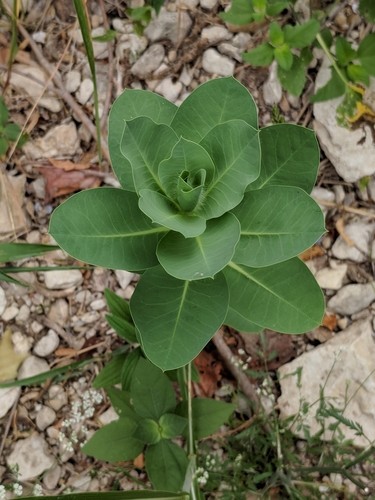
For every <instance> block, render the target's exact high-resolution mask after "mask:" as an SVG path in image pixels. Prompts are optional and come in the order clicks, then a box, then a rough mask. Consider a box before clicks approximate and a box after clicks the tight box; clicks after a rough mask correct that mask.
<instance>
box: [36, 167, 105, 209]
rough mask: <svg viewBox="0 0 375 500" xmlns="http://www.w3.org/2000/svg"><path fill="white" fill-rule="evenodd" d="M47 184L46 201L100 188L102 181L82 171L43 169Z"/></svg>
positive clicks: (41, 169)
mask: <svg viewBox="0 0 375 500" xmlns="http://www.w3.org/2000/svg"><path fill="white" fill-rule="evenodd" d="M40 171H41V173H42V175H43V177H44V179H45V182H46V201H50V200H52V199H53V198H57V197H58V196H64V195H66V194H70V193H74V192H75V191H82V190H84V189H90V188H93V187H98V186H100V183H101V181H100V179H99V178H98V177H96V176H93V175H90V174H88V173H87V172H83V171H81V170H71V171H69V172H66V171H65V170H62V169H60V168H53V167H52V168H49V167H41V168H40Z"/></svg>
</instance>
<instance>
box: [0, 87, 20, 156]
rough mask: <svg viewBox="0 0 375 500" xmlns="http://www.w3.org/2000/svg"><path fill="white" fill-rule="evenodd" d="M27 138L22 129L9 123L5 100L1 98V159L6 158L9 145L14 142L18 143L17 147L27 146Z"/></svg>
mask: <svg viewBox="0 0 375 500" xmlns="http://www.w3.org/2000/svg"><path fill="white" fill-rule="evenodd" d="M26 140H27V136H26V135H25V134H21V129H20V127H19V126H18V125H17V124H16V123H13V122H11V121H9V112H8V108H7V107H6V104H5V102H4V99H3V98H2V97H0V157H2V156H4V155H5V154H6V152H7V151H8V148H9V145H10V144H11V143H12V142H16V141H18V142H17V147H21V146H22V145H23V144H25V142H26Z"/></svg>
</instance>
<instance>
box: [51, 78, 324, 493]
mask: <svg viewBox="0 0 375 500" xmlns="http://www.w3.org/2000/svg"><path fill="white" fill-rule="evenodd" d="M109 147H110V154H111V159H112V163H113V168H114V170H115V172H116V174H117V177H118V178H119V180H120V183H121V186H122V189H111V188H110V189H107V188H99V189H93V190H89V191H85V192H81V193H79V194H77V195H75V196H73V197H71V198H70V199H68V200H67V201H66V202H65V203H63V204H62V205H61V206H60V207H58V208H57V209H56V210H55V212H54V214H53V216H52V219H51V224H50V232H51V234H52V235H53V236H54V238H55V240H56V241H57V242H58V244H59V245H60V246H61V247H62V248H63V249H65V250H66V251H67V252H68V253H70V254H71V255H74V256H75V257H76V258H79V259H80V260H83V261H86V262H89V263H92V264H96V265H101V266H106V267H109V268H113V269H127V270H131V271H135V272H139V273H141V279H140V282H139V283H138V285H137V287H136V290H135V292H134V294H133V296H132V298H131V301H130V306H129V305H128V304H127V303H126V302H124V301H123V300H122V299H120V298H118V297H116V296H115V295H114V294H113V293H111V292H110V291H107V292H106V298H107V301H108V303H109V307H110V314H109V315H108V321H109V323H110V324H111V325H112V326H113V327H114V328H115V330H116V331H117V332H118V333H119V334H120V336H122V337H124V338H125V339H126V340H128V341H129V342H131V343H134V342H138V343H139V344H140V348H138V349H136V350H133V351H131V352H128V349H127V348H125V352H123V353H119V355H118V356H115V357H114V358H113V359H112V361H111V362H110V363H109V364H108V365H107V366H106V367H105V368H104V369H103V371H102V372H101V373H100V375H99V377H98V379H97V380H96V381H95V386H96V387H99V386H100V387H106V388H107V390H108V393H109V396H110V398H111V399H112V403H113V405H114V406H115V407H117V409H118V411H119V413H120V418H119V420H118V421H117V422H114V423H113V424H110V425H109V426H106V427H104V428H103V429H101V430H99V431H98V433H96V434H95V436H94V437H93V438H92V440H91V441H90V442H89V443H88V444H87V445H86V446H85V447H84V451H86V452H87V453H89V454H93V455H94V456H99V457H100V458H103V459H107V460H128V459H131V458H134V457H135V456H136V455H137V454H139V453H140V452H141V451H142V450H144V448H145V447H146V468H147V470H148V473H149V477H150V479H151V481H152V483H153V484H154V486H156V487H159V488H163V489H165V488H167V489H168V488H172V489H174V490H181V489H183V490H186V491H189V490H190V491H191V494H192V498H197V497H196V494H197V492H196V491H197V490H196V475H195V440H196V439H200V438H201V437H203V436H205V435H207V434H210V433H212V432H213V431H214V430H215V429H216V428H217V426H218V425H220V424H221V423H222V422H223V421H225V420H226V418H227V417H228V415H229V413H230V412H231V411H232V409H233V407H231V405H224V406H223V404H220V403H219V402H217V401H211V400H204V399H203V400H200V399H192V397H191V380H192V368H191V364H190V361H191V360H192V359H194V357H195V356H196V355H197V354H198V353H199V352H200V351H201V350H202V349H203V347H204V346H205V345H206V344H207V342H208V341H209V340H210V338H211V337H212V336H213V334H214V333H215V331H216V329H217V328H219V326H220V325H221V324H222V323H225V324H229V325H231V326H234V327H235V328H237V329H240V330H243V331H256V330H261V329H263V328H266V327H268V328H273V329H276V330H278V331H281V332H290V333H297V332H302V331H306V330H309V329H311V328H313V327H314V326H316V325H318V324H319V323H320V321H321V318H322V315H323V310H324V301H323V295H322V292H321V290H320V289H319V287H318V285H317V283H316V282H315V280H314V278H313V276H312V275H311V273H310V272H309V271H308V269H307V268H306V267H305V265H304V264H303V262H302V261H300V260H299V258H298V254H299V253H300V252H302V251H303V250H304V249H306V248H307V247H309V246H310V245H311V244H312V243H314V242H315V241H316V240H317V239H318V238H319V237H320V236H321V235H322V233H323V232H324V220H323V215H322V213H321V211H320V209H319V207H318V205H317V204H316V203H315V202H314V201H313V200H312V198H311V197H310V196H309V195H308V192H309V191H310V190H311V189H312V187H313V185H314V182H315V177H316V172H317V166H318V163H319V149H318V146H317V142H316V139H315V136H314V134H313V132H312V131H310V130H307V129H304V128H301V127H298V126H294V125H288V124H280V125H273V126H270V127H267V128H265V129H262V130H259V129H258V123H257V109H256V106H255V104H254V101H253V99H252V97H251V95H250V94H249V92H248V91H247V90H246V89H245V88H244V87H243V86H242V85H241V84H240V83H239V82H237V81H236V80H234V79H233V78H222V79H217V80H213V81H210V82H207V83H206V84H204V85H202V86H200V87H199V88H198V89H197V90H195V91H194V92H193V93H192V94H191V95H190V96H189V97H188V98H187V99H186V101H185V102H184V103H183V104H182V105H181V106H180V107H179V108H177V107H176V106H175V105H173V104H171V103H170V102H168V101H166V100H165V99H163V98H161V97H160V96H158V95H156V94H153V93H150V92H146V91H139V90H126V91H125V92H124V93H123V94H122V95H121V96H120V97H119V98H118V99H117V100H116V102H115V103H114V105H113V107H112V110H111V114H110V120H109ZM145 357H146V358H148V360H146V359H145ZM150 362H151V363H150ZM152 363H153V364H152ZM154 365H156V366H154ZM161 370H163V371H168V375H169V377H175V380H176V381H177V382H178V383H179V387H180V393H181V396H182V401H181V402H180V403H179V404H178V405H177V401H176V399H175V396H174V394H173V390H172V386H171V385H170V384H171V382H170V381H169V379H168V376H167V375H165V374H163V372H162V371H161ZM171 370H172V372H170V371H171ZM117 383H121V384H122V389H121V390H118V389H116V388H113V386H114V385H115V384H117ZM108 388H109V389H108ZM208 415H209V416H208ZM185 428H186V430H185ZM178 435H183V436H184V437H185V439H186V440H187V454H186V452H185V451H183V450H182V449H181V448H179V447H176V445H175V444H174V443H173V442H171V439H172V438H174V437H175V436H178ZM108 440H110V442H111V443H112V444H111V447H109V448H104V447H103V446H102V443H103V442H108ZM121 440H122V441H121ZM121 442H125V443H126V445H127V446H122V445H121ZM177 450H178V451H177ZM156 456H158V457H159V458H158V461H157V459H156V458H155V457H156ZM160 456H163V457H164V459H163V460H161V459H160ZM167 471H169V474H167Z"/></svg>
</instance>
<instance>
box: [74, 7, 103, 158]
mask: <svg viewBox="0 0 375 500" xmlns="http://www.w3.org/2000/svg"><path fill="white" fill-rule="evenodd" d="M73 3H74V8H75V10H76V14H77V18H78V22H79V26H80V28H81V32H82V37H83V43H84V45H85V49H86V54H87V59H88V63H89V67H90V71H91V76H92V83H93V85H94V109H95V126H96V135H97V143H98V155H99V161H100V162H101V161H102V147H101V130H100V117H99V98H98V85H97V81H96V69H95V58H94V49H93V45H92V40H91V32H90V25H89V19H88V14H87V11H86V7H85V5H84V2H83V0H73Z"/></svg>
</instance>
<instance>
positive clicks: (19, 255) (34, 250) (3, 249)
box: [0, 243, 59, 262]
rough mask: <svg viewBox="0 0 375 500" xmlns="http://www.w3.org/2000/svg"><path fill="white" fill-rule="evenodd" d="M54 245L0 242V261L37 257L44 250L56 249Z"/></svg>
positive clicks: (44, 251)
mask: <svg viewBox="0 0 375 500" xmlns="http://www.w3.org/2000/svg"><path fill="white" fill-rule="evenodd" d="M58 249H59V247H58V246H56V245H38V244H33V243H0V262H11V261H15V260H19V259H25V258H27V257H37V256H38V255H42V254H44V253H46V252H52V251H53V250H58Z"/></svg>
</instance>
